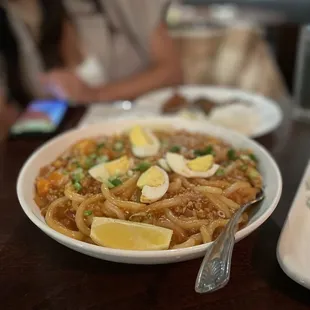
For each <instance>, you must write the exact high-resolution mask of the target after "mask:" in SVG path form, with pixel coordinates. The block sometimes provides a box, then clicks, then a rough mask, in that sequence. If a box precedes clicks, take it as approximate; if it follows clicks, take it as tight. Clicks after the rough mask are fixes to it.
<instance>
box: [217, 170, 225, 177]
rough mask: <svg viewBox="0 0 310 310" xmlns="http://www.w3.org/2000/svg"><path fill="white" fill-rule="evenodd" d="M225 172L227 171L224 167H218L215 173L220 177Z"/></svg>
mask: <svg viewBox="0 0 310 310" xmlns="http://www.w3.org/2000/svg"><path fill="white" fill-rule="evenodd" d="M224 174H225V171H224V169H223V168H219V169H217V171H216V172H215V175H216V176H218V177H222V176H223V175H224Z"/></svg>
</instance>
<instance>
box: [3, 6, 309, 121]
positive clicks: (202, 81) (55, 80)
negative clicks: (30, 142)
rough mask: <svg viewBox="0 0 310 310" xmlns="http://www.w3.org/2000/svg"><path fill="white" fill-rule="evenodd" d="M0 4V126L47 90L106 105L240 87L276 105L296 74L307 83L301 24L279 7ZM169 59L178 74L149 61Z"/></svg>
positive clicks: (287, 93)
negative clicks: (170, 89)
mask: <svg viewBox="0 0 310 310" xmlns="http://www.w3.org/2000/svg"><path fill="white" fill-rule="evenodd" d="M215 2H217V1H215ZM239 2H240V1H239ZM243 2H247V1H243ZM252 2H253V1H251V3H252ZM256 2H260V1H256ZM261 2H262V3H266V1H261ZM267 2H268V1H267ZM273 2H275V1H274V0H271V3H273ZM197 3H198V4H201V3H204V4H205V5H197ZM277 3H279V2H277ZM283 3H285V1H283ZM280 7H281V6H280ZM292 7H293V6H292ZM0 8H1V14H0V23H1V27H0V29H1V32H0V92H1V93H0V107H1V108H0V118H2V123H4V122H7V120H8V119H10V118H11V117H10V116H12V118H14V117H16V115H18V113H20V111H21V110H23V109H24V108H25V107H26V106H27V104H28V103H29V102H30V101H31V100H33V99H37V98H42V97H47V96H50V95H52V96H53V97H59V98H64V97H65V98H66V99H70V100H71V101H75V102H82V103H86V102H87V103H89V102H95V101H96V102H98V101H100V102H111V101H115V100H119V99H134V98H136V97H139V96H140V95H143V94H144V93H147V92H149V91H152V90H154V89H158V88H162V87H166V86H173V85H180V84H199V85H216V86H229V87H234V88H239V89H242V90H247V91H251V92H254V93H257V94H261V95H264V96H266V97H269V98H272V99H274V100H276V101H278V102H279V101H281V100H282V99H283V98H284V97H285V98H287V97H288V96H290V95H292V94H293V91H294V89H295V90H296V89H298V90H299V92H300V91H301V87H300V86H297V87H296V80H298V83H299V85H301V84H303V81H301V79H300V76H301V75H302V74H301V73H299V74H298V75H297V74H296V70H297V69H298V66H296V63H297V62H298V61H299V62H300V60H298V61H297V59H298V57H297V55H299V58H300V57H301V56H302V57H304V55H302V53H300V51H299V52H298V47H299V46H300V44H298V42H299V37H300V33H303V32H301V29H305V27H303V28H302V25H300V24H298V23H291V22H290V20H288V22H287V21H286V20H285V19H282V18H281V16H280V18H279V16H278V15H277V14H273V13H272V14H271V15H268V14H267V13H265V11H260V10H257V9H256V10H253V9H252V8H247V9H246V10H240V7H239V6H236V5H234V4H226V5H217V4H216V5H214V4H213V5H208V1H164V0H160V1H155V2H154V1H142V0H141V1H139V0H127V1H124V0H118V1H113V2H112V1H104V0H63V1H61V0H57V1H48V0H7V1H5V0H3V1H1V4H0ZM303 17H304V16H303ZM163 25H164V26H163ZM160 27H164V28H160ZM158 33H159V35H158V37H157V39H156V40H155V39H154V40H153V37H154V36H155V35H156V34H158ZM166 35H168V36H169V38H167V37H166ZM155 43H156V44H155ZM303 48H304V46H303ZM165 53H166V55H165ZM169 55H170V58H169ZM165 57H166V61H167V64H171V66H174V68H177V67H178V65H179V63H180V66H181V70H182V78H181V77H180V75H181V74H180V73H178V72H176V70H175V69H171V70H170V72H168V71H167V70H168V69H167V68H168V67H169V66H168V65H167V66H166V71H165V70H164V69H159V67H158V68H157V67H156V66H155V65H153V64H154V63H155V60H156V61H157V62H158V63H159V62H160V61H161V60H163V62H162V64H164V58H165ZM101 58H102V59H101ZM101 60H102V61H101ZM86 63H87V64H86ZM102 64H103V66H101V65H102ZM152 65H153V67H152ZM163 67H164V66H163ZM163 67H162V68H163ZM98 68H101V69H100V70H98ZM156 68H157V69H158V70H157V69H156ZM296 68H297V69H296ZM151 70H153V71H152V72H151ZM156 70H157V71H156ZM160 70H162V71H160ZM173 70H174V72H172V71H173ZM300 70H301V68H300V66H299V71H300ZM55 71H56V73H55ZM164 71H165V72H164ZM72 72H74V76H73V74H71V73H72ZM144 74H145V75H144ZM295 76H297V77H298V78H297V79H296V78H295ZM77 78H79V79H80V80H81V81H82V82H83V83H80V82H81V81H77ZM136 78H137V79H136ZM128 79H131V82H130V81H128ZM294 83H295V84H294ZM102 85H105V86H102ZM101 86H102V87H101ZM100 87H101V89H99V88H100ZM94 88H96V91H94V90H93V89H94ZM116 93H117V94H116ZM295 97H296V94H295ZM297 97H298V96H297ZM299 98H300V96H299ZM306 100H308V99H307V98H306ZM12 107H14V108H12ZM17 110H18V112H16V111H17Z"/></svg>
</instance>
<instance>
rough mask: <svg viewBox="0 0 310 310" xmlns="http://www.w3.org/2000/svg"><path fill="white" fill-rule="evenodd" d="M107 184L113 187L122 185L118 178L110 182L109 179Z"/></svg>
mask: <svg viewBox="0 0 310 310" xmlns="http://www.w3.org/2000/svg"><path fill="white" fill-rule="evenodd" d="M109 182H110V183H111V184H113V186H115V187H116V186H119V185H122V184H123V182H122V181H121V180H120V179H119V178H115V179H112V180H111V179H110V180H109Z"/></svg>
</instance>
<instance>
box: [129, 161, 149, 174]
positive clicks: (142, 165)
mask: <svg viewBox="0 0 310 310" xmlns="http://www.w3.org/2000/svg"><path fill="white" fill-rule="evenodd" d="M150 167H151V164H150V163H149V162H147V161H143V162H141V163H139V164H138V165H137V167H136V168H134V169H133V170H135V171H141V172H144V171H146V170H147V169H149V168H150Z"/></svg>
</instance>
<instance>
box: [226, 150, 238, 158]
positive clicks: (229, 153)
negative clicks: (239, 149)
mask: <svg viewBox="0 0 310 310" xmlns="http://www.w3.org/2000/svg"><path fill="white" fill-rule="evenodd" d="M227 157H228V159H229V160H236V159H237V155H236V151H235V150H234V149H230V150H228V151H227Z"/></svg>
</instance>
